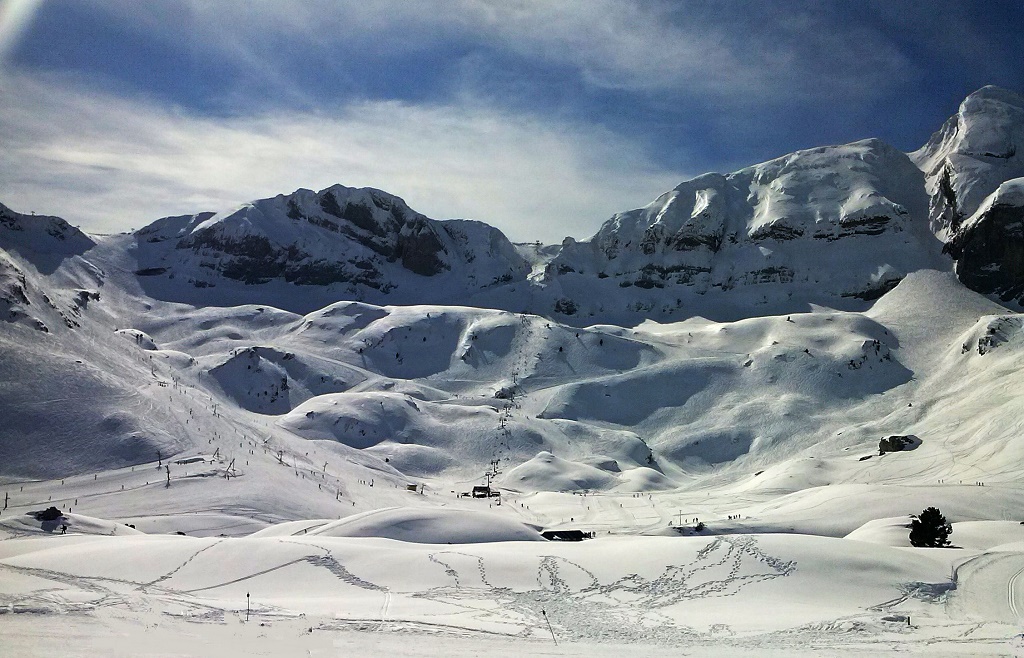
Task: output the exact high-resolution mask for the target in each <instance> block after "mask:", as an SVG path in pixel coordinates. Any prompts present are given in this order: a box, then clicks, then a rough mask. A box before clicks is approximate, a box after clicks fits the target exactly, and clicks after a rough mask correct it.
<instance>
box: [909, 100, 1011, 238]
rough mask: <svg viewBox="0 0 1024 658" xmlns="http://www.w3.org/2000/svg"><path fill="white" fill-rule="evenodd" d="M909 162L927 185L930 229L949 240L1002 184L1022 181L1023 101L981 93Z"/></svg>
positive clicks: (961, 109) (915, 152) (913, 154)
mask: <svg viewBox="0 0 1024 658" xmlns="http://www.w3.org/2000/svg"><path fill="white" fill-rule="evenodd" d="M910 157H911V159H912V160H913V161H914V162H915V164H917V166H918V167H920V168H921V170H922V171H923V172H924V174H925V177H926V180H927V188H928V194H929V196H930V198H931V202H930V206H929V213H928V217H929V221H930V222H931V228H932V230H933V231H934V232H935V233H936V235H938V236H939V237H940V238H942V239H944V240H945V239H948V238H950V237H951V236H952V235H953V234H954V233H955V232H956V231H957V229H958V228H959V227H960V225H961V224H962V223H963V221H964V220H965V219H967V218H968V217H970V216H971V215H973V214H974V213H975V212H976V211H977V210H978V208H979V207H981V205H982V203H983V202H984V200H985V199H986V198H987V197H988V196H989V195H990V194H992V193H993V192H995V191H996V188H998V187H999V185H1000V184H1001V183H1003V182H1004V181H1007V180H1010V179H1011V178H1019V177H1021V176H1024V97H1022V96H1021V95H1020V94H1017V93H1014V92H1012V91H1008V90H1006V89H1000V88H999V87H992V86H988V87H983V88H981V89H979V90H978V91H976V92H974V93H973V94H971V95H970V96H968V97H967V98H966V99H964V102H963V103H961V104H960V109H959V111H958V112H957V113H956V114H955V115H954V116H952V117H950V118H949V119H948V120H947V121H946V122H945V123H944V124H943V125H942V128H940V129H939V130H938V132H936V133H935V134H934V135H932V137H931V139H929V140H928V143H927V144H925V145H924V146H922V147H921V148H920V149H918V150H917V151H914V152H913V153H911V154H910Z"/></svg>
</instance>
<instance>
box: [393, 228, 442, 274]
mask: <svg viewBox="0 0 1024 658" xmlns="http://www.w3.org/2000/svg"><path fill="white" fill-rule="evenodd" d="M397 251H398V253H399V254H401V257H402V267H404V268H405V269H407V270H409V271H410V272H415V273H416V274H420V275H422V276H434V275H435V274H440V273H441V272H444V271H446V270H449V269H451V268H450V267H449V265H448V264H447V263H446V262H445V261H444V260H443V258H442V254H445V255H447V253H448V251H447V250H446V249H445V248H444V243H443V242H441V238H440V236H438V234H437V232H436V231H435V230H434V228H433V227H432V226H431V225H430V224H428V223H427V220H425V219H423V218H416V219H415V220H413V221H411V222H409V223H408V224H406V225H405V226H404V227H402V232H401V233H399V235H398V249H397Z"/></svg>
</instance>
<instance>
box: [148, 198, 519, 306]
mask: <svg viewBox="0 0 1024 658" xmlns="http://www.w3.org/2000/svg"><path fill="white" fill-rule="evenodd" d="M137 235H138V238H139V240H140V243H142V244H146V245H156V244H160V243H167V244H168V245H170V247H171V248H170V249H159V248H155V249H154V248H150V249H146V250H143V252H144V253H143V260H145V262H140V265H141V267H140V270H139V272H140V274H143V275H147V276H161V275H164V274H165V273H168V272H171V271H172V270H175V269H176V270H179V271H180V270H182V269H183V266H184V267H185V269H186V270H190V271H191V272H192V275H191V276H192V279H193V283H194V284H195V285H197V286H199V287H203V286H216V285H217V283H218V280H223V279H227V280H234V281H239V282H243V283H246V284H252V285H256V284H264V283H269V282H271V281H275V280H279V281H284V282H288V283H294V284H297V285H305V286H312V285H316V286H329V285H332V284H341V285H343V286H344V287H345V288H346V289H348V290H349V291H350V292H359V291H362V294H371V295H372V294H376V295H377V296H378V297H380V296H382V295H387V294H389V293H391V292H392V291H393V290H395V289H396V288H399V287H415V286H416V285H417V284H420V285H422V284H424V282H425V281H426V280H427V279H436V280H437V284H436V285H438V286H441V287H444V286H446V285H447V286H449V288H451V287H452V286H454V288H461V289H466V288H468V289H474V290H475V289H479V288H482V287H486V286H487V285H493V284H496V283H503V282H508V281H514V280H521V279H524V278H525V277H526V275H527V274H528V273H529V269H530V268H529V264H528V263H527V262H526V261H525V260H524V259H523V258H522V257H521V256H519V254H518V253H517V252H516V250H515V248H514V247H513V246H512V244H511V243H509V242H508V240H507V239H506V238H505V236H504V235H503V234H501V232H500V231H498V230H497V229H494V228H492V227H490V226H487V225H485V224H482V223H480V222H471V221H457V220H452V221H435V220H432V219H429V218H427V217H425V216H423V215H421V214H420V213H417V212H415V211H414V210H412V209H410V208H409V206H408V205H406V203H405V202H404V201H403V200H402V199H400V198H398V197H396V196H392V195H390V194H387V193H385V192H381V191H380V190H374V189H368V188H365V189H353V188H348V187H344V186H342V185H335V186H333V187H330V188H327V189H325V190H321V191H320V192H313V191H312V190H298V191H296V192H294V193H292V194H288V195H279V196H277V197H274V198H272V199H263V200H260V201H255V202H253V203H251V204H247V205H245V206H242V207H241V208H238V209H236V210H233V211H231V212H227V213H220V214H212V213H204V214H200V215H195V216H191V217H170V218H165V219H163V220H159V221H157V222H155V223H154V224H152V225H150V226H148V227H146V228H144V229H142V230H140V231H139V232H138V233H137ZM442 281H444V282H446V283H442ZM453 282H455V283H453ZM380 298H381V299H382V300H383V298H382V297H380Z"/></svg>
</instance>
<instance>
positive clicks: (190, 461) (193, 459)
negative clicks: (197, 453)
mask: <svg viewBox="0 0 1024 658" xmlns="http://www.w3.org/2000/svg"><path fill="white" fill-rule="evenodd" d="M205 461H206V460H205V459H204V458H202V457H186V458H185V459H179V460H178V461H176V462H174V463H175V464H181V465H185V464H195V463H197V462H205Z"/></svg>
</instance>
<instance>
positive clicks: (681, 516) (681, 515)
mask: <svg viewBox="0 0 1024 658" xmlns="http://www.w3.org/2000/svg"><path fill="white" fill-rule="evenodd" d="M676 516H678V517H679V526H680V527H682V525H683V510H679V513H678V514H676Z"/></svg>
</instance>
